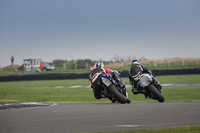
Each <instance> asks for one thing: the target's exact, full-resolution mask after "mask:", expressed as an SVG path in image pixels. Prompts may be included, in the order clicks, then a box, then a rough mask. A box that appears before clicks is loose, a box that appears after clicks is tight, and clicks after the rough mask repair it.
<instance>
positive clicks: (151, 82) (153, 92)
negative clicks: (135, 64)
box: [133, 73, 165, 102]
mask: <svg viewBox="0 0 200 133" xmlns="http://www.w3.org/2000/svg"><path fill="white" fill-rule="evenodd" d="M138 78H139V82H138V86H139V87H138V89H137V91H138V92H137V93H134V90H133V93H134V94H138V93H142V94H144V95H145V98H150V99H154V100H157V101H158V102H164V101H165V98H164V97H163V96H162V86H161V85H160V84H159V83H158V82H155V78H154V77H153V75H151V74H147V73H145V74H142V75H141V76H139V77H138Z"/></svg>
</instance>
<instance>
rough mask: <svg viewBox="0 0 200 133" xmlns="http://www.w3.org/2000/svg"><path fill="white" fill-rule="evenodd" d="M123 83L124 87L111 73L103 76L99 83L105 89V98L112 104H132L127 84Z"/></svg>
mask: <svg viewBox="0 0 200 133" xmlns="http://www.w3.org/2000/svg"><path fill="white" fill-rule="evenodd" d="M120 80H121V79H120ZM121 83H122V84H123V86H121V85H120V84H119V83H118V82H117V81H116V80H115V79H114V78H113V77H112V75H111V74H109V73H107V74H103V75H102V76H101V78H100V82H99V84H100V85H101V86H102V88H103V89H102V93H103V94H104V95H105V98H108V99H110V100H111V101H112V103H115V102H118V103H122V104H125V103H131V100H130V99H129V98H128V92H127V89H126V87H125V83H124V82H123V81H122V80H121Z"/></svg>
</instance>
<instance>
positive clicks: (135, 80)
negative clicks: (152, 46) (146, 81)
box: [129, 59, 155, 95]
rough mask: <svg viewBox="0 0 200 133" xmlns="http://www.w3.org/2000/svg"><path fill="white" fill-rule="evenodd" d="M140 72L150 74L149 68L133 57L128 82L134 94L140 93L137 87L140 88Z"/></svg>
mask: <svg viewBox="0 0 200 133" xmlns="http://www.w3.org/2000/svg"><path fill="white" fill-rule="evenodd" d="M142 73H149V74H152V72H151V71H150V70H148V69H147V68H146V67H144V66H142V65H141V64H140V62H139V61H138V60H136V59H134V60H133V61H132V63H131V69H130V71H129V80H130V84H131V85H132V92H133V94H135V95H136V94H138V93H142V92H140V89H139V88H140V85H139V78H140V75H141V74H142ZM153 80H155V79H153Z"/></svg>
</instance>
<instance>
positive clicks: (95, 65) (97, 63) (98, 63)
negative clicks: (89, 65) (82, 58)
mask: <svg viewBox="0 0 200 133" xmlns="http://www.w3.org/2000/svg"><path fill="white" fill-rule="evenodd" d="M94 67H95V68H97V67H104V64H103V62H101V61H100V62H96V63H95V64H94Z"/></svg>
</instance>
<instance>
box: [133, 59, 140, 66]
mask: <svg viewBox="0 0 200 133" xmlns="http://www.w3.org/2000/svg"><path fill="white" fill-rule="evenodd" d="M132 64H136V65H139V64H140V62H139V61H138V60H133V61H132Z"/></svg>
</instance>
